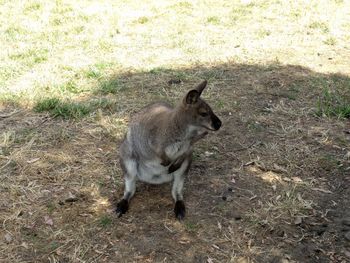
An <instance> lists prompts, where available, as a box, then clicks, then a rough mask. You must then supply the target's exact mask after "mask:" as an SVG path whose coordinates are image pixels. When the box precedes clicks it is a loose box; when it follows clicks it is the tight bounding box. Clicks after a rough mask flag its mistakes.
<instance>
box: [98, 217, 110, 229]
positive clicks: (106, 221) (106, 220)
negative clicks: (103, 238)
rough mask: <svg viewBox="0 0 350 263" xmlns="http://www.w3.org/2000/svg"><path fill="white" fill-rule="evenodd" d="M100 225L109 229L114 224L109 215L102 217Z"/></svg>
mask: <svg viewBox="0 0 350 263" xmlns="http://www.w3.org/2000/svg"><path fill="white" fill-rule="evenodd" d="M98 223H99V225H100V226H102V227H108V226H109V225H111V224H112V219H111V218H110V217H109V216H107V215H103V216H102V217H100V219H99V221H98Z"/></svg>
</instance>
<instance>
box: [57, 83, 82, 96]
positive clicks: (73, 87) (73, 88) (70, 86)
mask: <svg viewBox="0 0 350 263" xmlns="http://www.w3.org/2000/svg"><path fill="white" fill-rule="evenodd" d="M59 89H60V90H61V91H62V92H68V93H72V94H79V93H81V92H82V91H83V90H82V89H81V88H80V87H78V85H77V84H76V83H75V81H74V80H70V81H68V82H67V83H65V84H63V85H61V86H59Z"/></svg>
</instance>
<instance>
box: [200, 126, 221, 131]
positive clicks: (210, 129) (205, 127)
mask: <svg viewBox="0 0 350 263" xmlns="http://www.w3.org/2000/svg"><path fill="white" fill-rule="evenodd" d="M201 127H203V128H204V129H206V130H209V131H217V130H215V129H214V128H209V127H207V126H204V125H202V126H201Z"/></svg>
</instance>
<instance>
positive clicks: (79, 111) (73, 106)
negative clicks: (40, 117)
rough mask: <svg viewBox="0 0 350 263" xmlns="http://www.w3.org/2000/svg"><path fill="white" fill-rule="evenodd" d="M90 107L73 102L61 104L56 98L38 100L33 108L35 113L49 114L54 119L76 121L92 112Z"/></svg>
mask: <svg viewBox="0 0 350 263" xmlns="http://www.w3.org/2000/svg"><path fill="white" fill-rule="evenodd" d="M92 110H93V109H92V107H91V106H90V105H86V104H83V103H75V102H63V101H61V100H60V99H58V98H46V99H43V100H40V101H39V102H37V103H36V105H35V106H34V111H36V112H49V113H50V114H51V115H52V116H54V117H62V118H64V119H70V118H74V119H78V118H81V117H83V116H85V115H87V114H89V113H90V112H91V111H92Z"/></svg>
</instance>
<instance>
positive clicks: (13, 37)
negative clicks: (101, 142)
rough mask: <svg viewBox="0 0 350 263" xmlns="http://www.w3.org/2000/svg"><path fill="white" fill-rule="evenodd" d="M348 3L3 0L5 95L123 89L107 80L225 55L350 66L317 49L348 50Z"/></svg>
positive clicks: (0, 30)
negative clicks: (127, 73)
mask: <svg viewBox="0 0 350 263" xmlns="http://www.w3.org/2000/svg"><path fill="white" fill-rule="evenodd" d="M347 9H349V3H348V2H347V1H334V2H331V1H329V2H326V1H324V2H323V1H321V2H319V1H311V2H310V3H309V2H303V1H293V2H290V1H238V0H237V1H222V2H220V3H218V2H216V1H196V2H192V1H180V2H179V1H175V0H173V1H170V0H169V1H163V2H157V1H151V0H148V1H146V2H143V3H142V4H140V3H139V1H134V0H129V1H122V2H120V1H110V0H104V1H88V2H87V1H82V0H80V1H75V2H71V1H67V0H62V1H43V0H30V1H26V3H25V4H22V2H21V1H18V0H17V1H2V5H1V7H0V11H1V13H2V16H1V17H0V45H1V47H2V52H1V53H0V85H1V89H0V97H1V98H0V100H1V101H7V98H9V97H12V100H14V101H17V102H18V103H20V104H23V105H35V104H36V103H37V102H38V101H39V100H40V99H41V98H42V97H55V98H59V99H60V100H61V101H66V100H73V101H74V100H79V99H80V97H81V96H86V95H93V94H118V93H119V94H120V92H123V91H124V90H125V87H124V86H123V85H122V84H121V83H119V82H118V81H114V82H113V81H112V82H111V81H109V79H111V78H114V77H115V76H117V75H118V74H123V73H125V72H128V71H130V70H131V71H141V72H145V71H149V72H151V73H154V74H158V73H160V74H161V72H159V69H162V68H168V69H178V68H179V67H191V66H194V65H198V64H201V65H208V66H210V65H213V64H221V63H225V62H227V61H233V62H234V63H247V64H252V63H255V64H266V63H269V62H271V61H281V62H282V63H283V64H295V65H303V66H305V67H309V68H312V69H314V70H316V71H319V72H343V73H348V72H349V67H346V65H348V62H347V61H348V57H346V56H339V57H337V64H334V63H330V61H328V57H326V56H316V55H315V54H316V53H317V52H318V53H322V54H324V53H326V52H327V50H328V49H329V48H332V49H336V50H337V54H341V53H342V52H343V49H344V45H343V43H345V42H346V41H347V40H349V39H350V26H349V25H350V18H349V16H348V15H347V13H346V10H347ZM320 33H321V34H320ZM320 65H322V66H320ZM206 74H207V75H206V76H203V77H205V78H212V77H215V76H212V74H210V72H209V73H206ZM213 74H215V73H213ZM179 79H182V80H185V79H186V76H180V77H179ZM147 81H148V80H145V82H147ZM149 81H150V80H149ZM5 94H6V95H5ZM9 94H15V95H13V96H12V95H9Z"/></svg>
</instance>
